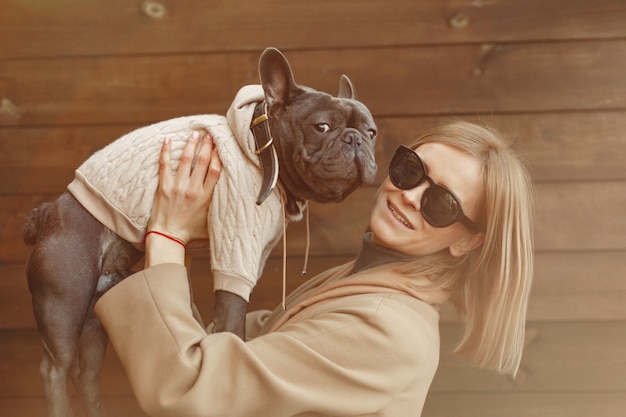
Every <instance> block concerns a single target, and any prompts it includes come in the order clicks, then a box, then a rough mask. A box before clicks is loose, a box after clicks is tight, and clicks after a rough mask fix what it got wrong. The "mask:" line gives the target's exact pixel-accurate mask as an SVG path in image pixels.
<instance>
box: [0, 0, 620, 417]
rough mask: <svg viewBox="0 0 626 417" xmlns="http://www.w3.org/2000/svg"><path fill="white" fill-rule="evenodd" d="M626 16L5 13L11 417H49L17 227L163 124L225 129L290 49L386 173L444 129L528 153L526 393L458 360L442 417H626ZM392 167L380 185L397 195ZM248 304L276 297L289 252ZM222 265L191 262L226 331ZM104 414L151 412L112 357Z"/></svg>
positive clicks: (318, 221) (292, 281)
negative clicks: (215, 281)
mask: <svg viewBox="0 0 626 417" xmlns="http://www.w3.org/2000/svg"><path fill="white" fill-rule="evenodd" d="M625 22H626V3H624V2H623V1H619V0H596V1H589V0H552V1H545V0H502V1H498V0H473V1H470V0H456V1H452V0H450V1H426V0H385V1H383V0H368V1H367V2H365V1H360V0H334V1H318V2H314V1H310V0H289V1H282V2H281V1H277V0H266V1H259V2H252V1H230V2H229V1H202V0H162V1H143V2H142V1H141V0H136V1H133V0H108V1H103V0H100V1H97V0H92V1H79V0H58V1H54V2H52V1H46V0H4V1H3V7H2V13H0V375H1V376H2V378H1V379H0V409H2V410H3V414H4V415H20V416H24V417H29V416H35V415H42V414H43V413H44V409H45V403H44V401H43V399H42V392H43V390H42V388H41V383H40V381H39V377H38V371H37V368H38V360H39V356H40V346H39V344H38V339H37V333H36V331H35V330H34V320H33V317H32V313H31V311H30V299H29V295H28V290H27V287H26V282H25V277H24V272H23V264H24V261H25V259H26V256H27V254H28V248H27V247H25V246H24V245H23V243H22V239H21V235H20V227H21V224H22V222H23V219H24V217H25V215H26V214H27V213H28V212H29V210H30V209H31V208H33V207H34V206H35V205H37V204H39V203H40V202H43V201H47V200H51V199H53V198H54V197H55V196H57V195H58V194H59V193H61V192H62V191H63V189H64V187H65V185H66V184H67V183H68V182H69V181H70V180H71V178H72V175H73V174H72V173H73V169H74V168H75V167H76V166H77V165H78V164H79V163H80V162H81V161H82V160H83V159H85V158H86V157H87V156H88V155H89V154H90V153H92V152H93V151H95V150H96V149H98V148H100V147H101V146H103V145H104V144H106V143H108V142H109V141H111V140H112V139H114V138H116V137H118V136H119V135H121V134H122V133H125V132H127V131H128V130H130V129H132V128H135V127H138V126H141V125H144V124H147V123H150V122H154V121H159V120H163V119H166V118H170V117H174V116H180V115H186V114H194V113H213V112H217V113H223V112H225V110H226V109H227V107H228V105H229V103H230V101H231V99H232V97H233V95H234V93H235V92H236V91H237V89H238V88H239V87H240V86H241V85H243V84H248V83H256V82H257V59H258V56H259V53H260V52H261V51H262V49H263V48H265V47H266V46H276V47H278V48H280V49H281V50H282V51H283V52H284V53H285V54H286V56H287V58H288V59H289V60H290V62H291V63H292V66H293V68H294V73H295V75H296V79H297V81H299V82H301V83H303V84H307V85H310V86H313V87H315V88H318V89H321V90H325V91H329V92H335V91H337V88H338V78H339V76H340V74H342V73H346V74H348V75H349V76H350V77H351V79H352V80H353V82H354V84H355V85H356V88H357V90H358V92H359V96H360V98H361V99H362V100H363V101H364V102H365V103H366V104H367V105H369V107H370V108H371V110H372V112H373V113H374V115H375V117H376V119H377V122H378V125H379V128H380V139H379V143H378V147H377V152H378V158H379V165H380V166H381V167H383V168H384V167H385V166H386V164H387V162H388V160H389V157H390V153H391V152H393V150H394V149H395V147H396V146H397V145H398V144H399V143H405V142H407V141H409V140H410V139H412V138H414V137H415V136H417V135H419V134H420V133H421V132H422V131H424V130H425V129H427V128H428V127H430V126H432V125H433V124H435V123H438V122H440V121H442V120H445V119H446V118H447V117H450V116H461V117H466V118H469V119H473V120H484V121H487V122H489V123H491V124H492V125H494V126H495V127H497V128H499V129H501V130H502V131H503V132H504V133H505V134H506V135H508V136H510V137H513V138H515V146H516V147H517V148H518V149H519V150H520V152H521V153H522V154H523V155H524V156H525V157H526V158H527V160H528V161H529V165H530V166H531V168H532V173H533V178H534V182H535V186H536V196H537V220H536V224H535V236H536V264H537V265H536V277H535V278H536V281H535V285H534V288H533V292H532V298H531V302H530V312H529V322H528V338H527V339H528V340H527V348H526V351H525V355H524V360H523V364H522V367H521V371H520V374H519V376H518V377H517V379H514V380H513V379H510V378H504V377H501V376H498V375H496V374H494V373H492V372H487V371H481V370H475V369H471V368H469V367H468V366H467V364H465V363H464V362H462V361H460V360H458V359H455V358H454V357H452V355H451V354H450V352H451V350H452V349H453V347H454V345H455V343H456V341H458V336H459V325H458V323H456V320H455V318H454V315H453V314H451V312H449V311H447V310H444V312H443V314H442V318H443V320H442V326H441V327H442V340H443V341H442V360H441V365H440V369H439V372H438V374H437V376H436V378H435V381H434V383H433V385H432V389H431V393H430V396H429V398H428V400H427V403H426V408H425V410H424V416H427V417H443V416H456V417H492V416H493V417H496V416H497V417H508V416H516V417H536V416H551V417H554V416H567V417H576V416H580V417H588V416H607V417H614V416H623V415H626V276H625V275H626V274H625V272H626V220H625V217H624V213H625V209H626V161H625V158H626V24H625ZM383 172H384V169H382V170H381V175H380V176H379V180H382V178H383V177H382V175H383ZM373 192H374V188H364V189H361V190H359V191H357V192H356V193H355V194H354V195H352V196H351V197H349V198H348V199H347V200H346V201H345V202H344V203H342V204H341V205H332V206H320V205H313V207H312V211H311V221H312V231H313V232H312V249H311V253H312V258H311V260H310V268H309V274H312V273H315V272H317V271H321V270H323V269H325V268H326V267H328V266H331V265H335V264H337V263H339V262H343V261H346V260H348V259H350V258H351V257H352V256H353V255H354V253H355V251H356V250H357V249H358V242H359V238H360V233H361V232H362V231H363V230H364V229H365V227H366V223H367V217H368V208H369V205H370V201H371V198H372V195H373ZM287 239H288V254H289V263H288V267H289V271H290V278H289V285H290V287H293V286H295V285H297V284H298V283H299V282H301V281H302V278H300V277H299V275H298V271H299V268H300V266H301V263H302V255H303V253H304V246H305V243H304V242H305V240H304V226H303V225H302V224H292V225H291V226H290V227H289V230H288V234H287ZM274 253H275V256H273V257H272V259H271V260H270V262H269V264H268V266H267V268H266V274H265V278H264V279H263V280H262V282H261V284H260V285H259V287H258V288H257V291H256V292H255V294H254V301H253V304H254V306H255V307H272V306H273V305H275V304H276V303H277V302H278V301H279V297H280V283H279V280H278V279H276V277H277V276H278V275H279V271H280V268H281V259H280V255H281V252H280V251H279V250H278V251H275V252H274ZM207 267H208V265H207V260H206V259H198V260H195V261H194V263H193V265H192V271H193V274H194V285H195V286H196V287H197V288H196V294H197V295H198V302H199V303H200V306H201V309H202V311H203V313H204V314H205V315H207V317H208V316H210V311H211V299H210V296H209V293H210V285H211V284H210V279H208V278H207V276H206V269H207ZM103 389H104V393H105V402H106V406H107V408H108V409H109V411H110V415H118V416H138V415H141V413H140V412H139V411H138V408H137V406H136V404H135V402H134V400H133V399H132V394H131V392H130V390H129V387H128V383H127V382H126V379H125V377H124V374H123V371H122V370H121V368H120V366H119V363H118V362H117V359H116V358H115V355H114V353H113V352H111V354H110V355H109V356H108V361H107V365H106V368H105V371H104V388H103Z"/></svg>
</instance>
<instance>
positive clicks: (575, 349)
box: [0, 321, 626, 398]
mask: <svg viewBox="0 0 626 417" xmlns="http://www.w3.org/2000/svg"><path fill="white" fill-rule="evenodd" d="M625 330H626V322H625V321H616V322H603V323H586V322H567V323H535V322H531V323H529V332H528V338H527V339H528V343H527V347H526V350H525V354H524V359H523V363H522V367H521V370H520V372H519V374H518V376H517V378H516V379H511V378H509V377H503V376H500V375H498V374H496V373H495V372H492V371H487V370H477V369H474V368H471V367H470V366H469V365H468V364H467V362H466V361H464V360H461V359H458V358H456V357H453V356H452V354H451V352H452V350H453V348H454V346H455V345H456V343H457V342H458V341H459V338H460V332H459V327H458V325H456V324H443V325H442V326H441V339H442V349H441V351H442V356H441V361H440V365H439V370H438V372H437V375H436V376H435V379H434V381H433V384H432V387H431V392H432V393H438V394H439V393H446V394H459V393H464V394H490V393H491V394H494V393H500V394H522V393H546V392H555V393H577V392H596V393H601V392H606V393H616V392H621V393H623V392H625V391H626V362H625V361H624V348H626V331H625ZM0 341H1V343H0V361H1V363H2V371H3V376H4V378H2V379H1V380H0V398H5V397H37V396H41V395H43V388H42V383H41V381H40V378H39V374H38V367H39V359H40V354H41V347H40V343H39V338H38V335H37V333H36V332H35V331H3V332H0ZM102 381H103V382H102V385H103V393H104V395H107V396H127V395H131V394H132V393H131V389H130V385H129V384H128V381H127V379H126V377H125V374H124V371H123V369H122V367H121V365H120V363H119V361H118V359H117V357H116V355H115V354H114V352H113V351H112V350H110V351H109V353H108V355H107V358H106V363H105V366H104V369H103V373H102Z"/></svg>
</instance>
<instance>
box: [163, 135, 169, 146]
mask: <svg viewBox="0 0 626 417" xmlns="http://www.w3.org/2000/svg"><path fill="white" fill-rule="evenodd" d="M163 143H164V144H165V145H169V144H170V138H168V137H167V136H166V137H165V138H164V139H163Z"/></svg>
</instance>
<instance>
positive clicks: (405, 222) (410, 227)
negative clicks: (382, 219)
mask: <svg viewBox="0 0 626 417" xmlns="http://www.w3.org/2000/svg"><path fill="white" fill-rule="evenodd" d="M387 207H388V208H389V211H390V212H391V214H392V215H393V217H395V218H396V219H397V220H398V221H399V222H400V223H402V224H403V225H404V227H406V228H407V229H411V230H413V226H411V223H409V222H408V221H407V219H405V218H404V217H403V216H402V215H401V214H400V213H399V212H398V211H396V209H395V208H394V207H393V206H392V205H391V203H389V202H388V203H387Z"/></svg>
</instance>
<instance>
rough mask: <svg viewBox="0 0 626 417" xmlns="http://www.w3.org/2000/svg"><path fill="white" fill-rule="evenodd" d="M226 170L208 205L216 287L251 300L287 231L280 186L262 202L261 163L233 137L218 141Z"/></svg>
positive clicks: (212, 262) (223, 171)
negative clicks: (275, 247) (272, 251)
mask: <svg viewBox="0 0 626 417" xmlns="http://www.w3.org/2000/svg"><path fill="white" fill-rule="evenodd" d="M216 144H217V147H218V151H219V155H220V160H221V161H222V166H223V170H222V174H221V175H220V179H219V181H218V184H217V188H216V190H215V193H214V194H213V200H212V202H211V207H210V209H209V214H208V216H209V218H208V224H209V239H210V251H211V269H212V271H213V279H214V290H225V291H229V292H232V293H234V294H237V295H239V296H241V297H242V298H244V299H246V300H248V299H249V297H250V293H251V292H252V289H253V288H254V286H255V285H256V282H257V279H258V278H259V276H260V275H261V273H262V271H263V267H264V266H265V262H266V260H267V258H268V256H269V253H270V252H271V250H272V248H273V247H274V246H275V245H276V243H277V242H278V240H279V239H280V237H281V236H282V224H283V218H282V209H281V203H280V196H279V192H278V191H277V190H274V192H273V193H272V194H271V195H270V196H269V197H268V199H267V200H265V201H264V202H263V204H261V205H257V204H256V197H257V194H258V192H259V189H260V188H261V174H260V172H259V170H258V168H257V167H256V166H255V165H254V164H253V163H252V161H250V160H249V159H248V158H247V157H246V156H245V155H244V154H243V153H242V151H241V148H240V147H239V146H238V145H237V144H236V143H235V142H234V141H223V142H216Z"/></svg>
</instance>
